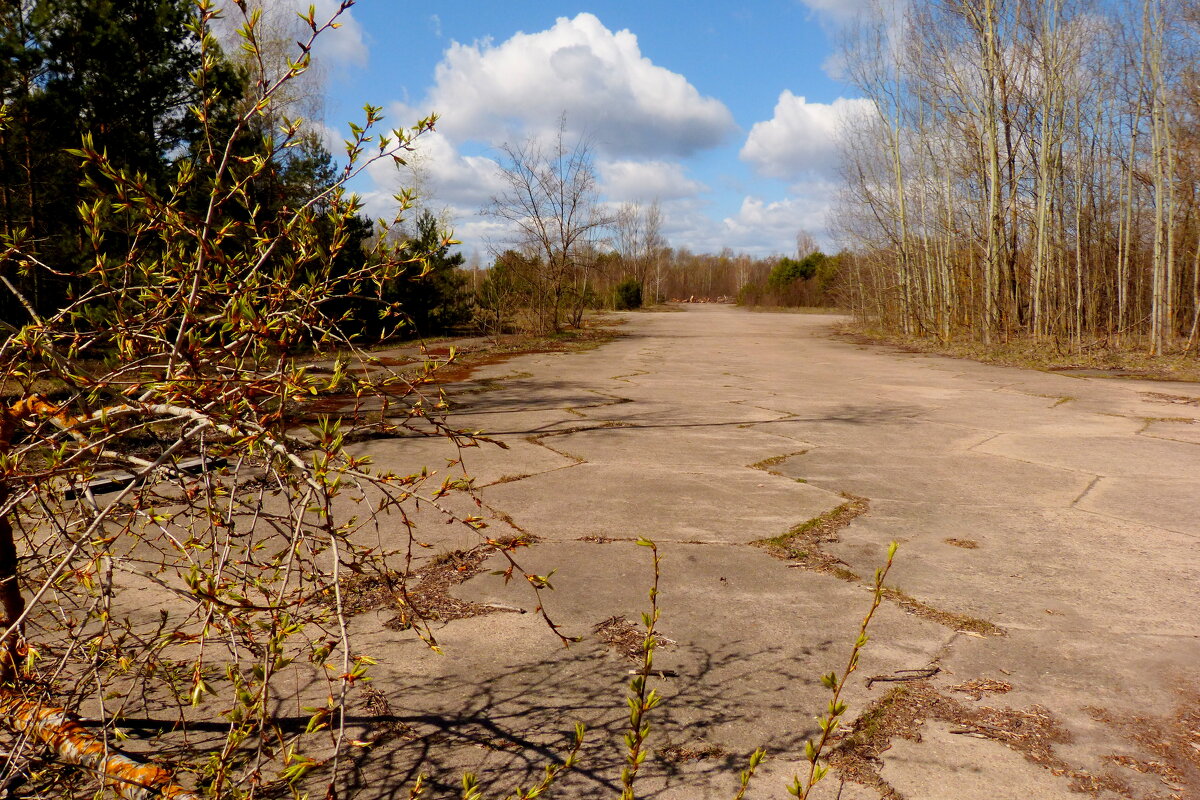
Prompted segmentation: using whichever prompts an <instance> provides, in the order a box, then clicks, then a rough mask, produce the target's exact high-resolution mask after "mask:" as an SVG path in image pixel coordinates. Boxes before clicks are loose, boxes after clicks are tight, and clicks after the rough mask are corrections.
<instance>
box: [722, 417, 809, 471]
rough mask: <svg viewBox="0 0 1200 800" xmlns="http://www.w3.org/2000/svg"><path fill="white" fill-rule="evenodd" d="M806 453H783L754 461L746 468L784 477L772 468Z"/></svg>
mask: <svg viewBox="0 0 1200 800" xmlns="http://www.w3.org/2000/svg"><path fill="white" fill-rule="evenodd" d="M739 427H740V426H739ZM807 452H808V451H807V450H797V451H796V452H794V453H784V454H782V455H778V456H771V457H770V458H764V459H763V460H762V461H755V462H754V463H753V464H747V466H748V467H750V469H757V470H762V471H763V472H766V473H769V474H771V475H779V476H781V477H786V476H784V475H783V473H782V472H777V471H776V470H774V469H772V467H777V466H779V465H780V464H782V463H783V462H785V461H787V460H788V459H789V458H792V457H793V456H802V455H804V454H805V453H807Z"/></svg>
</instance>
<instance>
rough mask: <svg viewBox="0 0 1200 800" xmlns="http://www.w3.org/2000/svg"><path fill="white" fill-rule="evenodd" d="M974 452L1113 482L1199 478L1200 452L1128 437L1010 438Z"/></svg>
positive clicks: (1181, 445) (999, 438) (1192, 447)
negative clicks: (1137, 478) (1135, 477)
mask: <svg viewBox="0 0 1200 800" xmlns="http://www.w3.org/2000/svg"><path fill="white" fill-rule="evenodd" d="M1064 444H1065V445H1067V446H1066V447H1064ZM975 451H976V452H979V453H993V454H995V455H999V456H1005V457H1007V458H1012V459H1016V460H1017V461H1026V462H1029V463H1031V464H1045V465H1047V466H1051V467H1060V468H1062V469H1067V470H1073V471H1076V472H1086V473H1091V474H1094V475H1103V476H1110V477H1129V476H1133V475H1138V476H1147V477H1153V478H1171V477H1175V476H1177V475H1179V474H1180V473H1181V472H1182V473H1183V474H1191V475H1195V474H1200V447H1196V446H1195V445H1192V444H1185V443H1182V442H1170V441H1150V442H1147V441H1142V440H1141V438H1135V437H1132V436H1129V435H1125V436H1115V435H1114V436H1088V437H1087V438H1082V439H1081V438H1080V437H1079V434H1078V433H1075V432H1071V431H1063V432H1060V433H1057V434H1056V435H1047V434H1042V435H1029V434H1013V433H1007V434H1002V435H1000V436H997V437H995V438H993V439H989V440H988V441H986V442H984V443H983V444H981V445H979V446H978V447H976V448H975Z"/></svg>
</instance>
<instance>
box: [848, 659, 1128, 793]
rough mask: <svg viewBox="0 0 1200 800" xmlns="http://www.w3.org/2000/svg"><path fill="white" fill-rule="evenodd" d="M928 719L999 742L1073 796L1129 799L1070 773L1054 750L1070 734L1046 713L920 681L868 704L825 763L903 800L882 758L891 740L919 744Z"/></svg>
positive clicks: (1112, 782)
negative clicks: (963, 697) (995, 704)
mask: <svg viewBox="0 0 1200 800" xmlns="http://www.w3.org/2000/svg"><path fill="white" fill-rule="evenodd" d="M974 684H976V682H974V681H972V682H968V684H963V686H966V685H974ZM984 693H985V692H983V691H981V692H980V696H982V694H984ZM929 719H934V720H938V721H941V722H945V723H948V724H949V725H951V726H952V727H951V733H955V734H960V735H967V736H975V737H978V738H982V739H990V740H992V741H995V742H1000V743H1001V744H1004V745H1005V746H1007V747H1009V748H1010V749H1012V750H1014V751H1016V752H1018V753H1020V754H1021V755H1023V756H1024V757H1025V758H1026V759H1028V760H1029V761H1032V762H1033V763H1035V764H1038V765H1040V766H1042V767H1045V768H1046V769H1048V770H1049V771H1050V772H1051V773H1052V774H1054V775H1062V776H1066V777H1068V778H1069V779H1070V780H1071V787H1072V788H1073V789H1075V790H1076V791H1080V792H1086V793H1089V794H1093V795H1095V794H1099V793H1100V792H1101V791H1102V790H1105V789H1107V790H1110V791H1116V792H1118V793H1119V794H1122V795H1123V796H1125V797H1129V796H1130V795H1129V794H1127V793H1126V792H1127V790H1128V786H1126V785H1124V784H1123V783H1121V782H1120V781H1119V780H1117V779H1115V778H1114V777H1112V776H1108V775H1102V776H1097V775H1093V774H1091V773H1089V772H1086V771H1084V770H1077V769H1074V768H1072V767H1071V766H1070V765H1069V764H1067V763H1066V762H1065V761H1063V760H1062V759H1061V758H1059V756H1058V755H1056V754H1055V752H1054V747H1055V745H1058V744H1065V743H1067V742H1070V741H1071V735H1070V733H1069V732H1068V731H1067V730H1066V729H1065V728H1063V727H1062V725H1060V724H1059V723H1058V721H1057V720H1055V719H1054V717H1053V716H1052V715H1051V714H1050V712H1049V711H1048V710H1046V709H1045V708H1043V707H1041V706H1036V705H1035V706H1031V707H1029V708H1027V709H1013V708H991V707H988V706H970V705H967V704H965V703H963V702H961V701H959V700H956V699H954V698H952V697H948V696H946V695H944V694H941V693H939V692H938V691H937V690H936V689H935V688H934V687H933V686H932V685H931V684H930V683H928V682H925V681H922V682H918V683H911V684H906V685H904V686H898V687H896V688H895V689H892V690H891V691H889V692H888V693H887V694H885V695H883V696H882V697H880V698H879V699H878V700H876V701H875V702H874V703H872V704H871V705H870V706H869V707H868V708H867V710H866V711H864V712H863V713H862V714H860V715H859V717H858V719H856V720H855V721H854V722H853V723H852V724H851V725H850V727H849V728H848V729H847V730H846V731H845V732H844V733H843V734H842V735H841V737H840V739H839V741H838V742H837V744H836V745H835V747H834V749H833V752H832V753H831V754H830V757H829V763H830V764H831V765H832V766H833V767H834V768H835V769H837V770H838V772H839V773H840V774H841V776H842V777H844V778H845V779H847V780H851V781H854V782H855V783H859V784H862V785H863V786H867V787H870V788H871V789H874V790H875V791H877V792H879V794H880V795H881V797H882V798H883V799H884V800H902V798H903V795H901V794H900V793H899V792H898V791H896V789H895V788H894V787H893V786H891V784H889V783H888V782H887V781H885V780H884V779H883V777H882V775H881V774H880V770H881V769H882V766H883V763H882V760H881V757H882V755H883V753H884V752H885V751H886V750H887V749H888V748H889V747H891V743H892V741H893V740H894V739H898V738H899V739H907V740H909V741H913V742H919V741H921V726H922V725H924V723H925V721H926V720H929Z"/></svg>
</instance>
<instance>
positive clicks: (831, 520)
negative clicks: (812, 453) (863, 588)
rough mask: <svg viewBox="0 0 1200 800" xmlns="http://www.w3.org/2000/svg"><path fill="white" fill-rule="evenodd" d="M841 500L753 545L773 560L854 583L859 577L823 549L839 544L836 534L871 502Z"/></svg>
mask: <svg viewBox="0 0 1200 800" xmlns="http://www.w3.org/2000/svg"><path fill="white" fill-rule="evenodd" d="M784 458H786V456H784ZM768 460H769V459H768ZM759 463H762V462H759ZM760 469H761V467H760ZM842 497H844V498H846V502H845V503H842V504H841V505H840V506H838V507H837V508H835V509H833V510H832V511H827V512H825V513H824V514H822V515H820V516H819V517H814V518H812V519H810V520H808V521H807V522H802V523H800V524H799V525H796V526H795V527H793V528H792V529H791V530H789V531H788V532H787V533H783V534H780V535H779V536H775V537H772V538H770V539H759V540H758V541H756V542H753V543H752V544H755V545H758V546H760V547H764V548H766V550H767V552H768V553H770V554H771V555H773V556H775V557H776V558H783V559H787V560H788V561H792V562H794V563H795V564H796V566H799V567H803V568H804V569H810V570H813V571H814V572H823V573H825V574H827V575H833V576H834V577H836V578H840V579H841V580H844V581H857V580H858V579H859V577H858V575H856V574H855V573H854V572H852V571H851V570H850V569H849V567H847V566H846V563H845V562H844V561H842V560H841V559H839V558H837V557H835V556H833V555H832V554H830V553H827V552H826V551H825V550H824V546H825V545H827V544H836V543H837V542H840V541H841V536H840V534H839V531H841V529H842V528H845V527H846V526H847V525H849V524H850V523H851V522H853V521H854V519H855V518H857V517H859V516H861V515H863V514H865V513H867V510H868V509H869V508H870V502H869V501H868V500H867V498H865V497H856V496H855V495H851V494H843V495H842Z"/></svg>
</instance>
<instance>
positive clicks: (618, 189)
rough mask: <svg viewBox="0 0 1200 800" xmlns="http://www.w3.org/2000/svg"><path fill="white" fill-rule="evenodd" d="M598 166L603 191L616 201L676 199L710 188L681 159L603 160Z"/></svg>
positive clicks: (606, 195)
mask: <svg viewBox="0 0 1200 800" xmlns="http://www.w3.org/2000/svg"><path fill="white" fill-rule="evenodd" d="M596 167H597V171H598V172H599V173H600V191H601V193H603V194H604V196H605V197H606V198H608V199H609V200H611V201H613V202H626V201H629V202H639V203H640V202H652V201H654V200H656V199H657V200H676V199H679V198H684V197H693V196H695V195H697V194H700V193H701V192H704V191H707V190H708V187H707V186H705V185H704V184H703V183H700V182H699V181H694V180H692V179H691V178H689V177H688V176H687V174H686V173H685V171H684V168H683V165H682V164H680V163H679V162H677V161H601V162H600V163H598V164H597V165H596Z"/></svg>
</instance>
